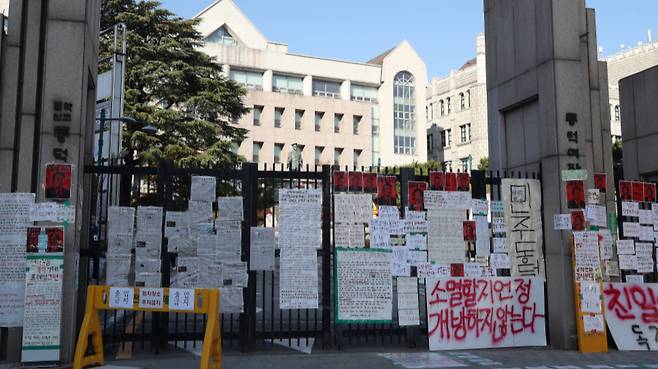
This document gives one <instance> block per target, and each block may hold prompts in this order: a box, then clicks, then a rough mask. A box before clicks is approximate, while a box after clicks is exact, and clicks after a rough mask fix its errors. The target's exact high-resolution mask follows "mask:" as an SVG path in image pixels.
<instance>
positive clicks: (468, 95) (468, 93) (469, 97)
mask: <svg viewBox="0 0 658 369" xmlns="http://www.w3.org/2000/svg"><path fill="white" fill-rule="evenodd" d="M466 103H467V104H468V107H469V109H470V107H471V90H466Z"/></svg>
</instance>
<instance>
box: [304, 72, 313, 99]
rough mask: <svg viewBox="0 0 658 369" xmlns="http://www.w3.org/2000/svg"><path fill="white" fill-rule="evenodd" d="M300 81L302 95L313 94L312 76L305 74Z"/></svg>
mask: <svg viewBox="0 0 658 369" xmlns="http://www.w3.org/2000/svg"><path fill="white" fill-rule="evenodd" d="M302 83H303V90H304V96H313V76H305V77H304V80H303V82H302Z"/></svg>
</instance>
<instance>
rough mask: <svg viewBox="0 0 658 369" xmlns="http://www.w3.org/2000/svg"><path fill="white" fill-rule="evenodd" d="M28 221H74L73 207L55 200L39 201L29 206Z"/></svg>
mask: <svg viewBox="0 0 658 369" xmlns="http://www.w3.org/2000/svg"><path fill="white" fill-rule="evenodd" d="M30 222H54V223H64V222H67V223H74V222H75V207H74V206H67V205H65V204H63V203H57V202H41V203H36V204H32V206H31V207H30Z"/></svg>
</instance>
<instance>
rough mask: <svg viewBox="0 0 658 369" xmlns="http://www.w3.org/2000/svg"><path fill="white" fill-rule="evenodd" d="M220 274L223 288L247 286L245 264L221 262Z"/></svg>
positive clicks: (247, 275) (247, 279)
mask: <svg viewBox="0 0 658 369" xmlns="http://www.w3.org/2000/svg"><path fill="white" fill-rule="evenodd" d="M316 269H317V268H316ZM221 272H222V274H221V275H222V286H224V287H242V288H246V287H247V285H248V284H249V274H248V273H247V263H246V262H243V261H237V262H222V271H221ZM316 274H317V273H316Z"/></svg>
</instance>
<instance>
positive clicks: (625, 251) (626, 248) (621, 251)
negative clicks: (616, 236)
mask: <svg viewBox="0 0 658 369" xmlns="http://www.w3.org/2000/svg"><path fill="white" fill-rule="evenodd" d="M617 254H618V255H635V241H634V240H617Z"/></svg>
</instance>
